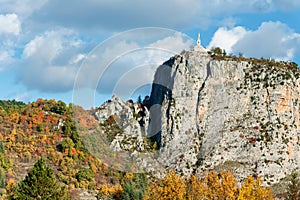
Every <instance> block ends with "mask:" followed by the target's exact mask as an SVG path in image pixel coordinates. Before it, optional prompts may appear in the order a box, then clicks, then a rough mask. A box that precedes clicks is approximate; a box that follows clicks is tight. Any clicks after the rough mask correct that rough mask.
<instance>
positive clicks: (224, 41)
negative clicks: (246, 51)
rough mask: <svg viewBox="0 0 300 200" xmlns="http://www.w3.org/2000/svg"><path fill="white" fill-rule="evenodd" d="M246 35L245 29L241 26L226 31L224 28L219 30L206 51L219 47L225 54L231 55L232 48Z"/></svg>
mask: <svg viewBox="0 0 300 200" xmlns="http://www.w3.org/2000/svg"><path fill="white" fill-rule="evenodd" d="M245 34H246V30H245V28H243V27H241V26H237V27H234V28H232V29H228V28H226V27H221V28H219V29H218V30H217V31H216V32H215V34H214V36H213V38H212V40H211V41H210V43H209V45H208V49H212V48H214V47H220V48H222V49H225V50H226V52H227V53H232V47H233V45H235V44H236V43H237V41H239V40H240V39H241V38H242V37H244V35H245Z"/></svg>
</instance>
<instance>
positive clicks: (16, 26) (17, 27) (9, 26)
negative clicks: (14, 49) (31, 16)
mask: <svg viewBox="0 0 300 200" xmlns="http://www.w3.org/2000/svg"><path fill="white" fill-rule="evenodd" d="M20 31H21V22H20V21H19V19H18V16H17V15H16V14H14V13H13V14H6V15H0V34H13V35H18V34H19V33H20Z"/></svg>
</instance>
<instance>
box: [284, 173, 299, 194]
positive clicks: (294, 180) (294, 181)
mask: <svg viewBox="0 0 300 200" xmlns="http://www.w3.org/2000/svg"><path fill="white" fill-rule="evenodd" d="M287 191H288V194H287V199H288V200H299V199H300V181H299V177H298V174H297V173H295V172H294V173H292V175H291V178H290V183H289V184H288V190H287Z"/></svg>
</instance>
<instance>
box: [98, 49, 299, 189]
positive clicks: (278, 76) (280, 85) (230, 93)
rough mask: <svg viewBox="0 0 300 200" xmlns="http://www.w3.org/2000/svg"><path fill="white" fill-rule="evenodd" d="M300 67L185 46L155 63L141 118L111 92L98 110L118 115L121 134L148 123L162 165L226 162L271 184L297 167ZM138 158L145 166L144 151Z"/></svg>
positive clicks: (221, 166) (188, 167)
mask: <svg viewBox="0 0 300 200" xmlns="http://www.w3.org/2000/svg"><path fill="white" fill-rule="evenodd" d="M299 74H300V72H299V69H298V68H297V66H296V65H295V64H294V63H289V62H287V63H282V62H275V61H269V60H263V59H260V60H259V59H246V58H242V57H229V56H220V55H211V54H208V53H206V52H203V51H185V52H183V53H182V54H180V55H176V56H174V57H172V58H170V60H168V61H166V62H165V63H164V64H163V65H161V66H159V67H158V69H157V71H156V74H155V77H154V82H153V86H152V91H151V96H150V105H148V108H149V112H150V114H148V109H145V110H146V113H147V114H145V115H143V123H144V124H143V125H142V126H141V123H138V122H139V120H138V119H137V118H135V117H133V116H134V113H136V111H134V109H132V108H131V109H129V107H128V106H127V107H126V106H124V105H126V104H124V105H121V106H120V107H119V108H117V104H116V103H113V102H114V100H112V102H110V103H108V104H107V105H106V106H104V107H102V108H101V110H100V111H99V112H98V114H97V116H98V118H99V119H100V121H101V120H102V119H105V118H108V117H109V116H110V115H116V116H119V119H120V120H121V122H120V124H121V125H120V126H121V127H122V129H123V130H125V131H124V135H136V136H137V138H139V137H140V138H142V137H143V134H142V133H143V131H141V130H145V131H146V132H145V134H147V135H148V137H150V138H151V140H152V142H156V144H157V148H158V151H157V152H156V154H155V158H156V162H157V163H159V165H160V166H161V168H162V169H167V170H168V169H175V170H176V171H177V172H178V173H180V174H183V175H190V174H191V173H196V174H198V175H199V176H201V174H202V172H203V171H205V170H231V171H233V172H234V173H235V174H236V175H237V177H238V178H240V179H243V178H245V177H247V176H249V175H254V176H257V175H258V176H261V177H263V179H264V181H265V182H264V183H265V184H266V185H272V184H274V183H277V182H279V181H280V180H281V179H282V178H284V177H286V176H287V175H289V174H291V173H292V171H293V170H299V167H300V145H299V143H300V127H299V126H300V124H299V122H300V121H299V109H300V101H299V100H300V84H299V82H300V78H299V77H300V76H299ZM109 104H111V106H108V105H109ZM101 113H102V114H101ZM103 113H104V114H103ZM148 116H149V117H148ZM146 118H150V121H149V122H148V121H147V120H146ZM126 127H127V128H126ZM128 127H130V128H128ZM141 128H142V129H141ZM118 137H119V138H118ZM118 137H116V138H115V141H112V144H116V143H118V142H119V143H120V140H124V136H118ZM120 138H123V139H120ZM116 146H118V148H124V149H128V148H130V147H128V146H127V147H121V146H120V145H115V148H116V149H118V148H117V147H116ZM135 146H136V144H135ZM141 149H142V148H140V150H141ZM151 159H153V158H152V157H151ZM151 159H150V158H149V159H148V161H149V162H151V163H153V160H151ZM150 160H151V161H150ZM140 163H143V167H144V168H145V169H146V171H147V164H145V163H147V158H144V157H143V158H142V159H141V160H140ZM148 171H155V170H154V169H152V170H149V169H148Z"/></svg>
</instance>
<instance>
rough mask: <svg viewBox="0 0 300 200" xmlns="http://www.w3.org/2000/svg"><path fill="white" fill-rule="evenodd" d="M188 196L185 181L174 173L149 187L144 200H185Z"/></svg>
mask: <svg viewBox="0 0 300 200" xmlns="http://www.w3.org/2000/svg"><path fill="white" fill-rule="evenodd" d="M185 196H186V186H185V180H184V179H183V178H181V177H179V176H178V175H176V173H175V172H174V171H172V172H170V173H169V174H167V175H166V177H165V178H164V179H163V180H161V181H158V182H156V183H155V184H153V185H150V186H148V188H147V191H146V193H145V194H144V197H143V199H144V200H151V199H156V200H184V199H186V198H185Z"/></svg>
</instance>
